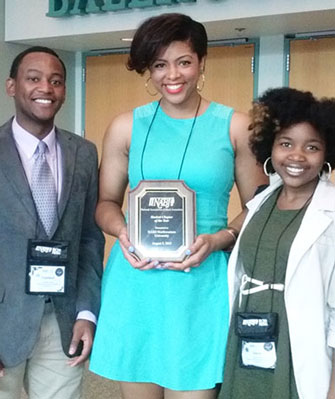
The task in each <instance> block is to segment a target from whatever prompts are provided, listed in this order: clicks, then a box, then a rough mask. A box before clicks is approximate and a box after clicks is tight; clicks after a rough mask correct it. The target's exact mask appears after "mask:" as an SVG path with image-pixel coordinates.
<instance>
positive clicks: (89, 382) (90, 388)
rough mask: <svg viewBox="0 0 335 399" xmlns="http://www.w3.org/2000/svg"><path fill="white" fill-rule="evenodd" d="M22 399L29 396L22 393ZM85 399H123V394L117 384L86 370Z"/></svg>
mask: <svg viewBox="0 0 335 399" xmlns="http://www.w3.org/2000/svg"><path fill="white" fill-rule="evenodd" d="M21 399H27V395H25V393H22V396H21ZM83 399H121V394H120V391H119V388H118V385H117V384H116V383H115V382H113V381H110V380H107V379H105V378H101V377H99V376H97V375H95V374H93V373H91V372H90V371H87V370H86V371H85V377H84V387H83Z"/></svg>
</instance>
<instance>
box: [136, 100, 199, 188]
mask: <svg viewBox="0 0 335 399" xmlns="http://www.w3.org/2000/svg"><path fill="white" fill-rule="evenodd" d="M201 99H202V98H201V97H200V99H199V102H198V105H197V109H196V111H195V114H194V117H193V121H192V126H191V129H190V132H189V134H188V139H187V141H186V145H185V148H184V153H183V157H182V160H181V163H180V167H179V172H178V177H177V180H179V179H180V175H181V171H182V169H183V165H184V161H185V156H186V152H187V150H188V147H189V143H190V140H191V137H192V134H193V130H194V125H195V122H196V120H197V116H198V112H199V108H200V104H201ZM160 103H161V99H160V100H159V101H158V104H157V107H156V109H155V112H154V115H153V117H152V119H151V122H150V125H149V128H148V130H147V134H146V136H145V140H144V145H143V150H142V154H141V176H142V180H145V177H144V171H143V158H144V153H145V150H146V147H147V143H148V138H149V133H150V132H151V128H152V125H153V123H154V120H155V119H156V115H157V112H158V109H159V107H160Z"/></svg>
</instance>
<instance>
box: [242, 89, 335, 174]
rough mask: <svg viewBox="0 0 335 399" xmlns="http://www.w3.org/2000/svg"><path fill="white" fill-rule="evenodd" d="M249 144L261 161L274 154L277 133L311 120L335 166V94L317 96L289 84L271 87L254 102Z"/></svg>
mask: <svg viewBox="0 0 335 399" xmlns="http://www.w3.org/2000/svg"><path fill="white" fill-rule="evenodd" d="M250 117H251V124H250V126H249V130H251V131H252V133H251V135H250V138H249V146H250V148H251V151H252V153H253V154H254V155H255V157H256V160H257V162H258V163H261V164H263V163H264V162H265V160H266V159H267V158H268V157H270V156H271V152H272V147H273V143H274V140H275V137H276V135H277V134H278V133H279V132H280V131H282V130H283V129H287V128H289V127H291V126H293V125H296V124H297V123H303V122H307V123H310V124H311V125H312V126H313V127H314V129H315V130H316V131H317V132H318V133H319V134H320V137H322V139H323V140H324V141H325V144H326V156H325V161H326V162H329V163H330V165H331V167H332V168H334V167H335V98H322V99H321V100H317V99H316V98H315V97H314V96H313V94H312V93H311V92H309V91H301V90H297V89H292V88H289V87H281V88H276V89H270V90H267V91H266V92H265V93H264V94H263V95H262V96H261V97H260V98H259V99H258V100H256V101H254V102H253V107H252V109H251V111H250Z"/></svg>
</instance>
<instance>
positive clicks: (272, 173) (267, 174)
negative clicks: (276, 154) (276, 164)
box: [263, 157, 276, 176]
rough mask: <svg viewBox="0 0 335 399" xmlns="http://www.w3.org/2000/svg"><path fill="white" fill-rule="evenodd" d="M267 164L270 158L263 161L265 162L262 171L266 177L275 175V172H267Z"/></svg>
mask: <svg viewBox="0 0 335 399" xmlns="http://www.w3.org/2000/svg"><path fill="white" fill-rule="evenodd" d="M269 162H270V163H271V157H268V158H266V160H265V162H264V164H263V171H264V173H265V175H266V176H272V175H274V174H276V172H269V171H268V169H267V166H268V163H269ZM271 166H272V164H271ZM272 169H273V166H272Z"/></svg>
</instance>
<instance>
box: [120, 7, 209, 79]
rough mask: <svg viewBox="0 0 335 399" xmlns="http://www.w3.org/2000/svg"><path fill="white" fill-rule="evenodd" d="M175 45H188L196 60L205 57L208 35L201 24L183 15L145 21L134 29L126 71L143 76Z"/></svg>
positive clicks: (171, 15)
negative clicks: (177, 43)
mask: <svg viewBox="0 0 335 399" xmlns="http://www.w3.org/2000/svg"><path fill="white" fill-rule="evenodd" d="M174 41H187V42H188V43H189V44H190V46H191V49H192V50H193V51H194V52H195V53H197V55H198V59H199V60H201V59H202V58H203V57H204V56H205V55H206V54H207V33H206V30H205V28H204V26H203V25H202V24H201V23H200V22H196V21H194V20H193V19H192V18H190V17H189V16H187V15H184V14H177V13H171V14H161V15H159V16H156V17H152V18H149V19H146V20H145V21H144V22H143V23H142V24H141V25H140V26H139V28H138V29H137V31H136V33H135V35H134V38H133V41H132V44H131V48H130V55H129V58H128V63H127V68H128V69H129V70H130V71H132V70H135V71H136V72H137V73H139V74H141V75H142V74H143V73H144V72H145V71H146V70H147V69H148V68H150V66H151V65H152V64H153V63H154V62H155V60H156V59H157V57H158V55H159V53H160V52H161V51H162V50H164V49H166V48H167V47H168V46H169V45H170V44H171V43H172V42H174Z"/></svg>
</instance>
